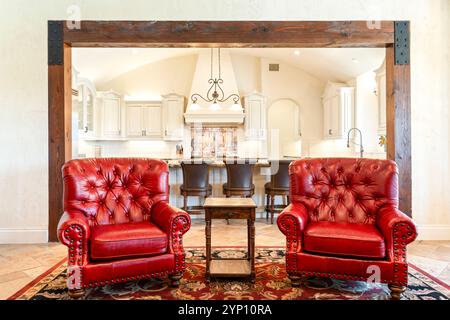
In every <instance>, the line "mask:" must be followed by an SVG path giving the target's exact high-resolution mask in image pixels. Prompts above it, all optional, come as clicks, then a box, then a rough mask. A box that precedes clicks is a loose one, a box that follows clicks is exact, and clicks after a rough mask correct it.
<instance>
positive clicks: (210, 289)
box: [9, 248, 450, 300]
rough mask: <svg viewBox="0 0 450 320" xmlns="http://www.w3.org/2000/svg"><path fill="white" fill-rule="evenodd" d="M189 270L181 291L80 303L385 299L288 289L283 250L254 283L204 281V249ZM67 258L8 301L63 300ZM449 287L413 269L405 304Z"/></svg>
mask: <svg viewBox="0 0 450 320" xmlns="http://www.w3.org/2000/svg"><path fill="white" fill-rule="evenodd" d="M214 249H215V250H214V252H213V254H214V255H215V256H216V257H245V256H246V252H245V250H244V249H240V248H239V249H238V248H235V249H230V248H214ZM186 252H187V254H186V261H187V262H188V266H187V270H186V272H185V273H184V275H183V278H182V280H181V284H180V287H179V288H175V289H174V288H171V287H169V286H168V281H167V279H151V280H139V281H133V282H128V283H123V284H115V285H108V286H105V287H101V288H95V289H90V290H88V291H87V293H86V296H85V297H84V299H91V300H110V299H113V300H131V299H140V300H159V299H163V300H308V299H313V300H334V299H345V300H349V299H350V300H384V299H388V298H389V289H388V288H387V286H386V285H383V284H368V283H366V282H361V281H343V280H337V279H329V278H319V277H309V278H305V279H304V280H303V283H302V285H301V286H300V287H298V288H293V287H292V286H291V283H290V280H289V278H288V277H287V274H286V271H285V267H284V250H283V249H280V248H258V249H257V250H256V282H255V284H252V283H250V282H247V281H239V280H236V279H234V280H232V279H228V280H227V279H223V280H214V281H211V283H209V284H207V283H206V282H205V276H204V275H205V263H204V262H205V256H204V249H203V248H198V249H197V248H191V249H186ZM65 281H66V260H65V259H64V260H63V261H61V262H60V263H58V264H57V265H55V266H54V267H53V268H52V269H50V270H49V271H47V272H46V273H44V274H43V275H41V276H40V277H38V278H36V279H35V280H34V281H33V282H31V283H30V284H28V285H27V286H26V287H24V288H23V289H21V290H19V291H18V292H17V293H16V294H14V295H13V296H11V297H10V298H9V299H22V300H65V299H70V298H69V296H68V294H67V289H66V284H65ZM449 298H450V290H449V286H448V285H446V284H445V283H443V282H441V281H439V280H438V279H435V278H433V277H432V276H431V275H429V274H427V273H426V272H424V271H422V270H420V269H419V268H417V267H415V266H411V268H409V286H408V289H407V290H406V292H405V293H404V299H406V300H448V299H449Z"/></svg>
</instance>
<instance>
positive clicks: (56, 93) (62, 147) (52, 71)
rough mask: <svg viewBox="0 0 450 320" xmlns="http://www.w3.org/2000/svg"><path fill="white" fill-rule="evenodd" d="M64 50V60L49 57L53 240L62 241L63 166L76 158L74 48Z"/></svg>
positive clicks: (50, 220) (49, 142)
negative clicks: (72, 50) (73, 146)
mask: <svg viewBox="0 0 450 320" xmlns="http://www.w3.org/2000/svg"><path fill="white" fill-rule="evenodd" d="M56 48H59V46H56ZM57 50H59V49H57ZM61 51H62V59H61V60H59V59H53V60H51V59H49V62H52V61H53V62H54V64H49V65H48V149H49V158H48V161H49V171H48V180H49V184H48V191H49V193H48V196H49V220H48V223H49V227H48V229H49V234H48V239H49V241H58V239H57V236H56V228H57V226H58V222H59V218H60V217H61V215H62V213H63V179H62V175H61V168H62V166H63V164H64V163H65V162H66V161H67V160H70V159H71V158H72V120H71V119H72V81H71V72H72V70H71V69H72V57H71V47H70V46H68V45H67V44H63V43H61ZM49 54H52V53H50V52H49ZM59 62H61V64H59Z"/></svg>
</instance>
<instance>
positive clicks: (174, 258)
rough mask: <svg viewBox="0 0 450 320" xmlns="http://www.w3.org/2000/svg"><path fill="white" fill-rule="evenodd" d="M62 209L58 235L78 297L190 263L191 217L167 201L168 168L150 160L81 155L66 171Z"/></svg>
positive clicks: (174, 272)
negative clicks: (96, 288) (186, 239)
mask: <svg viewBox="0 0 450 320" xmlns="http://www.w3.org/2000/svg"><path fill="white" fill-rule="evenodd" d="M62 172H63V179H64V214H63V216H62V217H61V220H60V222H59V225H58V238H59V240H60V241H61V242H62V243H63V244H64V245H66V246H67V247H68V248H69V257H68V268H67V286H68V289H69V294H70V295H71V296H72V297H80V296H82V295H83V294H84V289H85V288H89V287H94V286H102V285H106V284H112V283H118V282H124V281H129V280H136V279H142V278H151V277H162V276H165V275H168V276H169V277H170V280H171V285H173V286H177V285H178V282H179V279H180V278H181V276H182V272H183V271H184V269H185V261H184V251H183V242H182V236H183V234H184V233H186V232H187V231H188V230H189V228H190V218H189V215H188V214H187V213H186V212H184V211H182V210H180V209H177V208H174V207H172V206H170V205H169V204H168V199H169V184H168V178H169V170H168V166H167V164H166V163H165V162H163V161H159V160H152V159H121V158H116V159H114V158H111V159H107V158H105V159H83V160H72V161H69V162H67V163H66V164H65V165H64V167H63V169H62Z"/></svg>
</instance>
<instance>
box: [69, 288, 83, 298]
mask: <svg viewBox="0 0 450 320" xmlns="http://www.w3.org/2000/svg"><path fill="white" fill-rule="evenodd" d="M84 294H85V291H84V289H69V297H70V298H72V299H80V298H81V297H83V296H84Z"/></svg>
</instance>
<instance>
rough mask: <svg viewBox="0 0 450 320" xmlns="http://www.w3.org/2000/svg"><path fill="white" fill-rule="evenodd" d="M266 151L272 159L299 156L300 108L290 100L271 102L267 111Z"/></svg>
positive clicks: (295, 102)
mask: <svg viewBox="0 0 450 320" xmlns="http://www.w3.org/2000/svg"><path fill="white" fill-rule="evenodd" d="M267 126H268V130H269V131H268V132H269V135H268V151H269V155H270V157H272V158H278V157H283V156H292V157H299V156H300V155H301V135H302V133H301V108H300V105H299V104H298V102H297V101H295V100H294V99H291V98H281V99H277V100H275V101H273V102H272V103H271V104H270V106H269V108H268V110H267Z"/></svg>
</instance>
